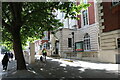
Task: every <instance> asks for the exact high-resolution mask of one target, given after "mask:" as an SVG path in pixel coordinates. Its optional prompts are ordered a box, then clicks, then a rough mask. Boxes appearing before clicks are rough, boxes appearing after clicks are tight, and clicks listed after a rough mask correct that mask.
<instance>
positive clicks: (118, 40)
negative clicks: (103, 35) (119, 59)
mask: <svg viewBox="0 0 120 80" xmlns="http://www.w3.org/2000/svg"><path fill="white" fill-rule="evenodd" d="M117 45H118V48H120V38H118V39H117Z"/></svg>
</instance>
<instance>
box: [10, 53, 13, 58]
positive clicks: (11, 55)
mask: <svg viewBox="0 0 120 80" xmlns="http://www.w3.org/2000/svg"><path fill="white" fill-rule="evenodd" d="M10 58H11V60H13V53H12V52H11V53H10Z"/></svg>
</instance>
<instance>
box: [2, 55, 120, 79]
mask: <svg viewBox="0 0 120 80" xmlns="http://www.w3.org/2000/svg"><path fill="white" fill-rule="evenodd" d="M13 64H14V65H13ZM10 65H11V66H9V67H10V68H9V70H10V71H11V70H12V69H15V62H14V61H13V62H11V63H10ZM12 67H13V68H12ZM27 68H28V71H29V72H32V73H33V74H34V76H33V75H32V74H31V75H30V77H26V76H27V75H28V74H26V73H25V72H20V73H19V74H21V75H22V74H23V76H24V78H59V79H64V78H118V64H110V63H109V64H108V63H92V62H87V61H80V60H72V61H69V59H63V58H61V59H55V58H51V57H47V62H45V63H44V62H41V61H40V60H39V57H38V60H37V61H36V62H35V63H34V64H29V65H27ZM8 72H9V71H8ZM13 73H14V72H12V73H10V72H9V73H8V75H9V74H13ZM14 75H15V74H14ZM17 75H18V73H17ZM10 77H11V76H9V78H10ZM3 80H4V79H3Z"/></svg>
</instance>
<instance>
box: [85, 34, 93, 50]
mask: <svg viewBox="0 0 120 80" xmlns="http://www.w3.org/2000/svg"><path fill="white" fill-rule="evenodd" d="M90 49H91V47H90V36H89V34H88V33H86V34H85V36H84V50H90Z"/></svg>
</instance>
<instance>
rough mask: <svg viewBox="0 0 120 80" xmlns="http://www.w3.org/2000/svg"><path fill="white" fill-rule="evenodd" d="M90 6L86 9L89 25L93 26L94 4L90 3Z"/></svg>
mask: <svg viewBox="0 0 120 80" xmlns="http://www.w3.org/2000/svg"><path fill="white" fill-rule="evenodd" d="M89 3H90V4H91V6H90V7H89V8H88V13H89V24H90V25H91V24H94V23H95V11H94V2H93V1H91V2H89Z"/></svg>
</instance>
